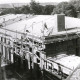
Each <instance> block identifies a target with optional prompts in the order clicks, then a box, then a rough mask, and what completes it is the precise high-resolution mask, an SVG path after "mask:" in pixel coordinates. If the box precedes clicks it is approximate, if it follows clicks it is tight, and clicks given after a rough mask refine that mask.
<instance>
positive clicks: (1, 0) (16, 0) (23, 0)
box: [0, 0, 69, 4]
mask: <svg viewBox="0 0 80 80" xmlns="http://www.w3.org/2000/svg"><path fill="white" fill-rule="evenodd" d="M30 1H31V0H0V4H4V3H29V2H30ZM35 1H37V2H41V3H43V2H62V1H69V0H35Z"/></svg>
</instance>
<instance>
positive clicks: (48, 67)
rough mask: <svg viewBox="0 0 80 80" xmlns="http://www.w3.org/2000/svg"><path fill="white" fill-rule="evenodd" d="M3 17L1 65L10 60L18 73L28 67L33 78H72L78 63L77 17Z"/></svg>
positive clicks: (1, 24) (52, 79) (79, 34)
mask: <svg viewBox="0 0 80 80" xmlns="http://www.w3.org/2000/svg"><path fill="white" fill-rule="evenodd" d="M10 15H11V14H10ZM10 15H7V17H8V16H10ZM5 17H6V16H2V17H1V20H3V21H2V22H1V23H0V39H1V40H0V41H1V45H0V46H1V48H0V51H1V59H2V61H1V62H2V63H1V67H3V66H6V65H9V64H13V66H14V68H15V71H16V73H18V74H20V75H22V73H24V74H25V75H27V73H26V72H27V71H28V70H30V71H31V72H32V73H33V74H34V73H35V75H34V76H33V79H32V80H38V79H39V80H42V79H44V80H71V79H70V76H71V74H72V73H73V72H74V70H75V69H76V68H77V67H78V65H79V64H80V62H79V60H80V57H79V56H80V49H79V48H80V43H79V42H80V38H79V37H80V33H79V30H80V24H79V23H80V19H77V18H72V17H66V16H65V15H64V14H58V15H35V16H31V15H20V16H17V17H16V18H14V17H13V18H11V19H9V20H7V21H6V18H5ZM67 64H68V65H67ZM30 75H31V74H30ZM67 78H68V79H67ZM22 80H25V79H23V78H22Z"/></svg>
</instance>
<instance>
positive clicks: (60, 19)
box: [55, 14, 65, 32]
mask: <svg viewBox="0 0 80 80" xmlns="http://www.w3.org/2000/svg"><path fill="white" fill-rule="evenodd" d="M55 28H56V32H60V31H65V15H64V14H57V15H55Z"/></svg>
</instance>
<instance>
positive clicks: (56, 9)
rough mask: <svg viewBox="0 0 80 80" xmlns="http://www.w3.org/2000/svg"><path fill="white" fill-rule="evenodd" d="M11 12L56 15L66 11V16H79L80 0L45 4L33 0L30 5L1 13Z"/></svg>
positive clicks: (8, 9)
mask: <svg viewBox="0 0 80 80" xmlns="http://www.w3.org/2000/svg"><path fill="white" fill-rule="evenodd" d="M9 13H14V14H34V15H35V14H36V15H41V14H42V15H54V14H63V13H64V14H65V15H66V16H71V17H78V15H79V14H80V0H70V2H61V3H59V4H57V5H50V4H49V5H45V6H43V5H41V4H40V3H37V2H35V1H34V0H31V3H30V4H29V5H26V6H22V7H13V8H7V9H4V10H3V11H2V12H1V15H4V14H9Z"/></svg>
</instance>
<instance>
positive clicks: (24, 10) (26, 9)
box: [20, 5, 30, 14]
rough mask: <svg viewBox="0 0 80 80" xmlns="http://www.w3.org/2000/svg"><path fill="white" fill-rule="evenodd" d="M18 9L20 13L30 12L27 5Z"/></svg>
mask: <svg viewBox="0 0 80 80" xmlns="http://www.w3.org/2000/svg"><path fill="white" fill-rule="evenodd" d="M20 11H21V13H24V14H28V13H30V7H29V5H26V6H23V7H21V9H20Z"/></svg>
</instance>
